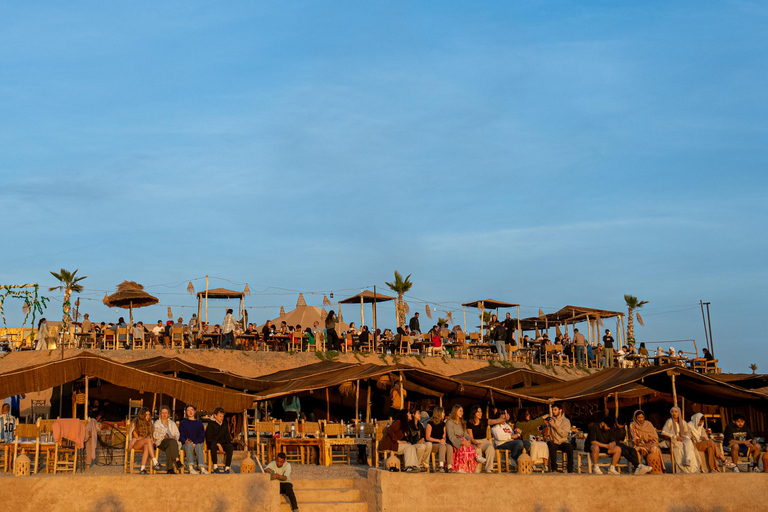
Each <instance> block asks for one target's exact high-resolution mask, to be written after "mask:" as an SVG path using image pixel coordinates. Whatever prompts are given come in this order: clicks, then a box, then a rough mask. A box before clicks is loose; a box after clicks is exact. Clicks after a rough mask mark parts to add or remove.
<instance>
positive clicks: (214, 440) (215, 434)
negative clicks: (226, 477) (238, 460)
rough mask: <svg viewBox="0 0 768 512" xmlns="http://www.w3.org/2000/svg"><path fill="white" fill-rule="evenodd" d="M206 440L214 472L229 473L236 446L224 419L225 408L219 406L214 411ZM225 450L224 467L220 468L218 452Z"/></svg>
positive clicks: (209, 422)
mask: <svg viewBox="0 0 768 512" xmlns="http://www.w3.org/2000/svg"><path fill="white" fill-rule="evenodd" d="M205 442H206V443H207V444H208V452H209V454H210V457H211V459H210V460H211V461H213V472H214V473H226V474H229V472H230V466H231V465H232V452H233V451H234V450H235V447H234V446H232V438H231V437H230V435H229V427H228V425H227V424H226V422H225V421H224V409H222V408H221V407H217V408H216V409H214V411H213V419H209V420H208V426H207V427H206V429H205ZM220 451H221V452H224V455H225V462H224V469H223V470H221V469H219V465H218V452H220Z"/></svg>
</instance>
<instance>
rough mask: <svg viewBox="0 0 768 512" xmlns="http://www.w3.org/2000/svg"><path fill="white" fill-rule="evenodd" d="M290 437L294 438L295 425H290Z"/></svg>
mask: <svg viewBox="0 0 768 512" xmlns="http://www.w3.org/2000/svg"><path fill="white" fill-rule="evenodd" d="M291 437H296V424H295V423H291Z"/></svg>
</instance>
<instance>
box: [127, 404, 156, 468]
mask: <svg viewBox="0 0 768 512" xmlns="http://www.w3.org/2000/svg"><path fill="white" fill-rule="evenodd" d="M153 430H154V425H153V424H152V418H151V416H150V414H149V409H147V408H146V407H142V408H141V409H139V412H138V413H137V414H136V417H135V418H133V421H131V429H130V432H129V433H128V436H129V437H130V438H131V442H130V444H129V445H128V448H132V449H134V450H136V451H140V452H141V471H139V474H140V475H146V474H147V469H146V468H147V459H149V458H151V459H152V464H153V465H154V468H155V471H160V463H159V462H158V461H157V457H156V456H155V445H154V442H153V439H152V431H153ZM131 462H133V461H131Z"/></svg>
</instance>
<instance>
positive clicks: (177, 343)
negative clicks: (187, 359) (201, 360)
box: [171, 327, 184, 349]
mask: <svg viewBox="0 0 768 512" xmlns="http://www.w3.org/2000/svg"><path fill="white" fill-rule="evenodd" d="M171 348H172V349H173V348H181V349H183V348H184V328H183V327H171Z"/></svg>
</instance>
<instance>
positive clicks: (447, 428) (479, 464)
mask: <svg viewBox="0 0 768 512" xmlns="http://www.w3.org/2000/svg"><path fill="white" fill-rule="evenodd" d="M574 430H575V429H573V428H572V425H571V422H570V420H569V419H568V418H567V417H566V416H565V413H564V410H563V406H562V404H554V405H552V414H544V415H541V416H538V417H536V418H532V417H531V413H530V411H529V410H528V409H525V408H521V409H519V410H518V411H517V415H516V418H515V419H514V421H512V418H511V416H510V413H509V411H507V410H505V409H502V410H498V411H497V412H496V413H495V415H494V417H493V418H485V417H484V413H483V409H482V407H480V406H478V405H474V406H472V407H471V408H470V409H469V414H468V415H465V412H464V407H462V406H461V405H458V404H457V405H454V406H453V408H452V409H451V411H450V413H449V414H448V415H447V416H446V411H445V410H444V409H443V408H442V407H435V408H434V409H433V410H432V413H431V414H427V413H426V412H419V411H418V410H416V409H411V410H407V409H402V410H400V411H399V412H398V413H397V415H396V416H395V418H394V421H393V422H392V424H391V425H389V426H388V428H387V429H386V431H385V433H384V437H383V439H382V441H381V443H380V446H379V449H380V451H384V452H385V453H386V452H391V453H392V454H393V455H402V457H403V460H404V464H405V471H407V472H419V471H427V470H428V466H429V462H430V457H431V455H432V454H434V455H435V462H436V465H437V468H436V469H437V471H439V472H455V473H479V472H481V471H483V470H484V471H486V472H489V473H490V472H491V471H493V470H494V460H495V459H496V457H497V452H499V451H502V450H503V451H508V452H509V453H508V457H509V460H510V461H512V462H515V463H516V462H517V460H518V458H519V457H520V455H521V454H522V453H523V452H524V451H525V452H526V453H527V454H528V455H529V456H530V457H531V459H532V460H533V461H534V462H535V463H537V464H540V465H541V467H542V470H543V471H545V472H548V471H552V472H555V471H559V472H567V473H573V472H574V471H575V470H576V466H575V460H574V450H575V449H576V442H575V441H576V439H575V435H574V434H575V431H574ZM489 432H490V436H489ZM659 434H661V435H659ZM662 445H664V446H666V447H668V448H669V447H671V448H670V449H671V451H672V454H673V457H674V459H673V460H674V465H675V470H676V471H678V472H682V473H698V472H701V471H702V467H701V465H700V463H699V455H698V453H697V452H702V453H703V454H704V458H705V460H706V463H707V465H708V469H709V471H714V472H717V471H720V469H721V467H720V466H721V465H725V466H726V467H728V468H730V469H732V470H734V471H738V466H737V464H738V463H739V461H740V457H749V459H750V461H751V463H752V465H753V467H754V469H755V470H757V466H758V463H759V460H760V455H761V453H762V450H761V448H760V444H759V443H758V442H757V441H756V440H755V438H754V436H753V435H752V432H751V431H750V429H749V428H748V427H747V425H746V420H745V418H744V416H742V415H740V414H737V415H735V416H734V417H733V421H732V422H731V423H730V424H729V425H728V426H727V427H726V428H725V431H724V439H723V443H722V445H720V444H718V443H716V442H715V441H714V440H713V439H712V436H711V434H710V433H709V431H708V429H707V428H706V421H705V418H704V415H703V414H701V413H696V414H694V415H693V416H692V417H691V419H690V421H687V422H686V421H685V420H684V419H683V418H682V413H681V411H680V409H679V408H678V407H672V409H671V410H670V417H669V419H668V420H667V421H666V423H665V424H664V426H663V428H662V429H661V431H660V432H659V431H657V429H656V427H655V426H654V425H653V424H652V423H651V422H650V421H649V420H648V419H647V418H646V415H645V413H644V412H643V411H642V410H638V411H636V412H635V413H634V415H633V418H632V421H631V422H630V421H627V419H626V418H625V417H624V416H622V415H619V416H617V417H611V416H606V417H605V418H602V419H600V420H599V421H595V422H594V423H592V424H590V425H589V427H588V429H587V436H586V439H585V440H584V446H583V450H584V451H585V452H587V453H588V454H589V457H590V458H591V462H592V465H593V469H592V472H593V473H595V474H603V473H604V472H603V470H601V469H600V466H599V465H597V464H598V461H599V459H600V457H609V458H610V464H608V467H607V469H606V470H605V472H606V473H607V474H619V471H618V469H617V465H618V464H619V461H620V460H621V459H622V458H624V459H625V460H626V461H627V463H628V464H629V466H630V467H631V469H632V472H633V474H636V475H643V474H646V473H662V472H663V471H664V463H663V459H662V456H661V453H662V448H661V447H662ZM723 447H725V449H726V450H727V451H728V452H729V454H730V457H731V460H727V459H726V457H725V454H724V453H723ZM558 453H561V454H562V465H559V464H558ZM643 459H644V460H643Z"/></svg>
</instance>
